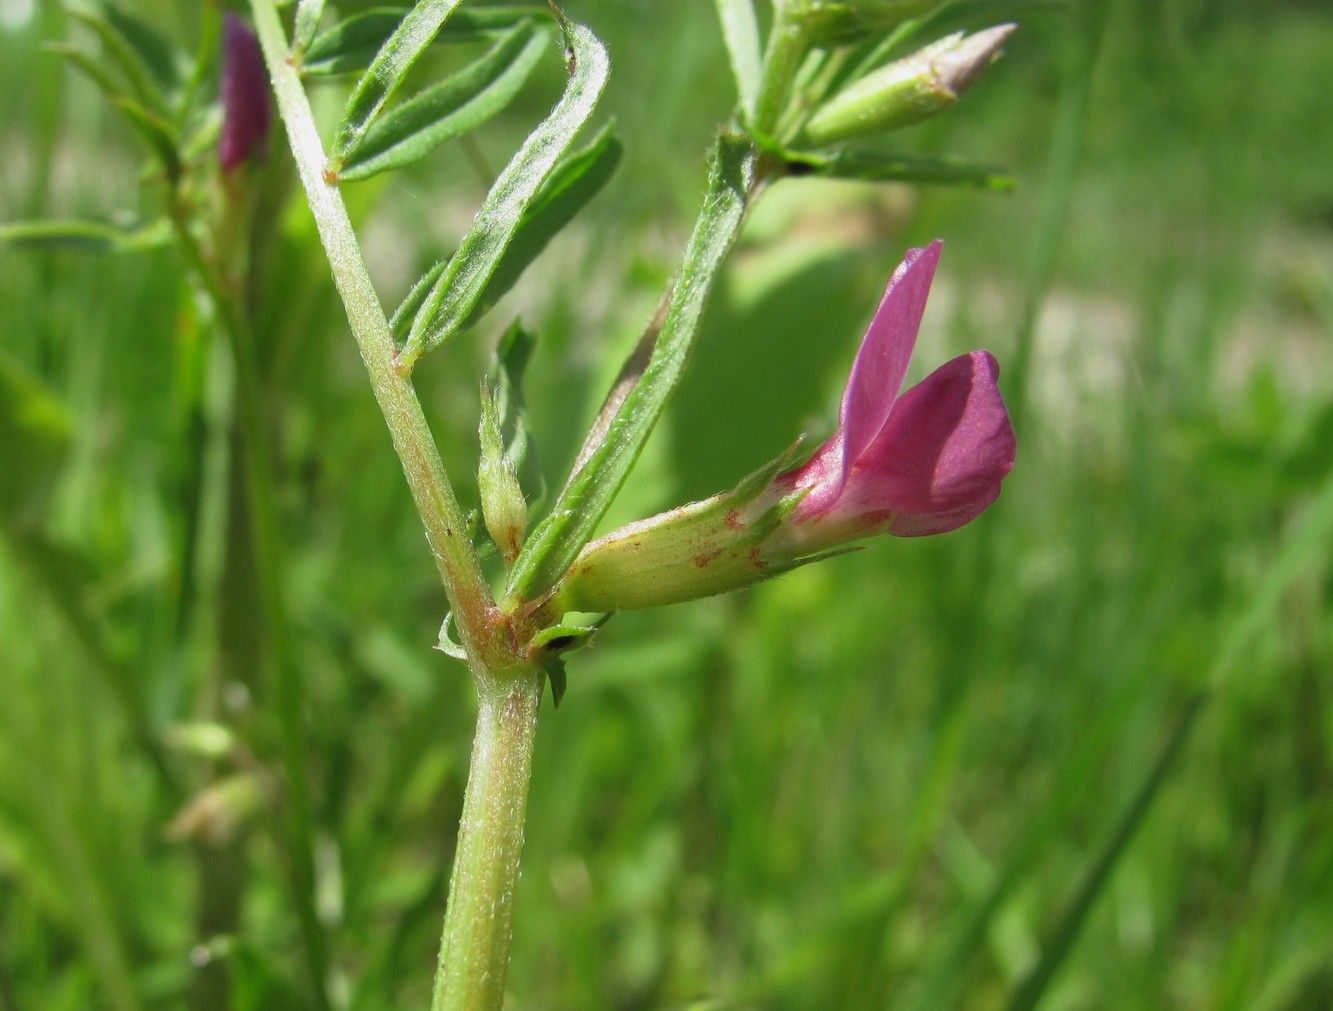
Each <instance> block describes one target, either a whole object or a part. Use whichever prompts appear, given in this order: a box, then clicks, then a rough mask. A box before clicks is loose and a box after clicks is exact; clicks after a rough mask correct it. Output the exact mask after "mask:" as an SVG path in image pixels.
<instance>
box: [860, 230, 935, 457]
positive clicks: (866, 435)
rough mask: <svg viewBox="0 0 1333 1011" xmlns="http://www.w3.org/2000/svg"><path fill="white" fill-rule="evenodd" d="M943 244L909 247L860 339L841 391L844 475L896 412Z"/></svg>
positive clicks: (933, 243)
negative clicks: (892, 413)
mask: <svg viewBox="0 0 1333 1011" xmlns="http://www.w3.org/2000/svg"><path fill="white" fill-rule="evenodd" d="M942 245H943V243H941V242H940V240H939V239H936V240H935V241H934V242H932V243H931V244H930V245H929V246H927V247H926V248H925V249H909V250H908V251H907V255H906V256H905V257H903V262H902V263H901V264H899V266H898V269H897V270H895V271H894V272H893V277H891V278H889V284H888V287H886V288H885V289H884V298H883V300H882V301H881V302H880V303H879V309H878V310H877V311H876V312H875V318H874V319H873V320H871V322H870V328H869V329H868V330H866V335H865V337H864V338H862V340H861V349H860V350H859V351H858V352H857V353H856V361H855V362H854V363H853V364H852V374H851V376H850V377H849V378H848V380H847V388H846V389H845V390H844V391H843V395H842V419H841V421H842V424H841V428H842V432H843V475H844V478H845V476H846V474H847V472H848V471H850V470H851V468H852V467H853V466H854V465H855V463H856V461H857V460H858V459H859V458H860V456H861V454H862V453H864V452H865V451H866V449H867V448H868V447H869V446H870V444H871V443H872V442H873V441H874V440H875V437H876V436H878V435H879V433H880V430H881V429H882V428H883V427H884V424H885V422H886V421H888V419H889V415H890V413H891V412H892V411H893V405H894V401H896V400H897V398H898V391H899V390H900V389H901V388H902V385H903V377H904V376H905V375H907V363H908V362H909V361H910V360H911V358H912V348H913V347H915V346H916V334H917V330H918V329H919V328H920V326H921V316H922V314H923V313H924V312H925V311H926V296H927V295H929V294H930V282H931V280H932V279H933V278H934V277H935V266H936V264H938V263H939V259H940V249H941V247H942Z"/></svg>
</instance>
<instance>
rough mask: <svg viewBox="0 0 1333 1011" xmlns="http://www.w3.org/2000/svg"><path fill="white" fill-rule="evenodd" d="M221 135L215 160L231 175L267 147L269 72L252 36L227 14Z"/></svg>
mask: <svg viewBox="0 0 1333 1011" xmlns="http://www.w3.org/2000/svg"><path fill="white" fill-rule="evenodd" d="M222 35H223V38H222V135H221V137H219V138H218V161H220V162H221V163H222V170H223V171H224V172H230V171H231V170H232V169H234V168H236V166H238V165H241V164H243V163H244V162H245V161H246V160H247V159H249V157H250V156H251V155H252V154H255V153H258V154H260V155H263V153H264V150H265V148H266V146H267V144H268V128H269V104H268V71H267V70H266V69H265V67H264V54H263V52H262V51H261V50H260V48H259V40H258V39H256V38H255V33H254V32H252V31H251V30H250V29H249V28H247V27H246V25H245V22H244V21H242V20H241V19H240V18H238V17H237V16H236V15H235V14H232V13H231V12H230V11H228V12H227V18H226V24H225V26H224V27H223V32H222Z"/></svg>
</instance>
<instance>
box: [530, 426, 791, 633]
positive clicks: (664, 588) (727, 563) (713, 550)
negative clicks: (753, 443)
mask: <svg viewBox="0 0 1333 1011" xmlns="http://www.w3.org/2000/svg"><path fill="white" fill-rule="evenodd" d="M799 445H800V444H799V443H798V444H797V445H795V446H793V447H792V448H791V449H789V450H788V451H787V452H785V453H783V454H782V455H781V456H780V457H778V458H777V459H776V460H774V461H773V462H771V463H770V464H768V465H767V466H765V467H763V468H762V469H760V470H758V471H756V472H755V473H754V474H751V475H750V476H749V477H747V478H746V479H745V480H743V481H742V482H741V483H740V484H739V485H737V486H736V488H735V489H733V490H732V491H730V492H727V493H725V494H722V495H717V496H714V497H713V498H710V499H706V500H704V501H702V502H692V503H690V504H689V505H685V506H681V507H679V508H677V509H672V510H670V511H669V512H665V513H661V514H659V515H657V516H653V517H651V518H649V519H646V520H640V521H638V522H637V523H631V524H629V525H628V526H625V527H621V528H620V529H619V530H616V531H614V532H612V533H610V534H608V535H607V536H605V537H603V538H601V539H600V540H597V541H594V542H593V543H591V544H589V545H588V546H587V547H586V548H584V550H583V552H582V553H581V554H580V555H579V557H578V558H577V559H576V560H575V562H574V564H573V565H572V566H571V567H570V570H569V572H568V573H567V574H566V576H565V578H564V579H563V580H562V581H561V583H560V586H559V587H558V589H557V591H556V595H555V598H554V603H555V605H556V608H557V609H558V610H562V611H601V612H611V611H624V610H632V609H634V608H640V607H653V606H657V605H660V604H673V603H678V602H680V601H684V600H695V599H698V598H700V597H710V596H713V595H714V594H718V593H725V592H727V591H728V590H736V589H740V588H741V587H744V586H749V585H751V584H753V583H757V582H760V581H762V580H765V579H770V578H772V577H773V576H776V575H779V574H781V573H783V572H786V571H787V570H788V569H790V568H792V567H793V566H794V563H793V561H792V560H789V559H786V558H774V557H770V556H769V555H767V554H766V553H765V544H766V542H767V541H768V540H769V538H770V537H772V536H773V534H774V533H775V532H777V530H778V529H779V528H780V527H781V526H782V524H783V523H784V522H785V520H786V519H787V517H788V516H789V515H790V513H791V510H792V509H794V508H795V507H796V505H797V503H799V501H800V499H801V498H802V497H803V495H802V493H801V492H793V491H792V490H791V489H790V488H786V487H783V486H782V485H780V484H777V483H775V482H774V478H775V477H776V476H777V475H778V474H780V473H782V472H783V471H784V470H787V469H790V467H791V466H792V465H793V461H794V459H795V457H796V454H797V452H798V448H799Z"/></svg>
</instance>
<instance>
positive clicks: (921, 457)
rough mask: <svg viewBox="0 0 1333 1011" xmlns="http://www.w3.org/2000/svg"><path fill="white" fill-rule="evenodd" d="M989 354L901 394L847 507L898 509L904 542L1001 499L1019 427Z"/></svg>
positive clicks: (856, 477)
mask: <svg viewBox="0 0 1333 1011" xmlns="http://www.w3.org/2000/svg"><path fill="white" fill-rule="evenodd" d="M998 376H999V366H998V365H997V364H996V362H995V359H994V357H992V355H991V354H990V352H988V351H973V352H972V353H971V354H966V355H962V356H961V357H958V358H955V359H954V360H953V361H950V362H946V363H945V364H944V365H941V366H940V367H939V368H938V369H936V370H935V371H934V372H932V373H931V374H930V375H929V376H927V377H926V378H925V379H924V380H922V381H921V382H920V383H919V384H918V385H916V386H914V387H912V389H910V390H908V391H907V392H906V393H904V394H903V395H902V396H901V397H899V398H898V402H897V404H896V405H895V407H894V409H893V414H892V415H891V416H890V418H889V420H888V422H887V423H886V424H885V426H884V428H883V430H882V431H881V432H880V433H879V435H878V437H877V438H876V439H875V441H874V442H873V443H872V444H871V446H870V447H869V448H868V449H867V451H866V452H865V453H863V454H862V455H861V457H860V458H859V459H858V461H857V464H856V469H855V471H854V472H853V473H852V474H851V475H850V476H849V478H848V485H849V488H848V491H847V493H846V494H845V495H844V496H843V501H842V502H840V503H839V509H840V510H850V509H857V510H859V511H862V512H869V511H872V510H885V509H891V510H893V512H894V514H895V515H894V518H893V520H892V521H891V522H890V524H889V527H888V530H889V532H890V533H892V534H897V535H898V536H900V537H916V536H920V535H923V534H937V533H944V532H945V531H947V530H953V529H954V528H956V527H960V526H962V525H963V524H964V523H967V522H968V521H969V520H971V519H973V518H975V517H976V516H977V515H978V514H980V513H981V511H982V510H983V509H985V508H986V507H987V506H988V505H990V504H991V503H992V502H994V501H995V499H996V498H997V497H998V496H999V494H1000V481H1001V479H1003V478H1004V476H1005V475H1006V474H1008V473H1009V471H1010V469H1011V468H1012V467H1013V465H1014V451H1015V440H1014V430H1013V427H1012V426H1011V425H1010V423H1009V414H1008V412H1007V411H1006V410H1005V406H1004V400H1003V399H1002V398H1001V397H1000V391H999V388H998V386H997V385H996V380H997V378H998Z"/></svg>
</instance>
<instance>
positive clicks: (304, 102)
mask: <svg viewBox="0 0 1333 1011" xmlns="http://www.w3.org/2000/svg"><path fill="white" fill-rule="evenodd" d="M251 9H252V11H253V12H254V17H255V27H256V29H257V31H258V34H259V41H260V45H261V46H262V47H263V50H264V58H265V60H266V62H267V63H268V69H269V73H270V74H271V75H272V77H273V87H274V91H275V93H276V95H277V99H278V111H279V112H280V113H281V115H282V119H283V122H284V123H285V124H286V127H287V139H288V142H289V143H290V145H291V149H292V154H293V156H294V157H295V159H296V167H297V170H298V171H299V172H300V175H301V184H302V186H303V187H304V189H305V193H306V199H307V201H308V202H309V205H310V210H311V213H312V214H313V215H314V218H315V225H316V227H317V228H318V230H319V237H320V241H321V242H322V243H323V245H324V250H325V252H326V253H327V254H328V258H329V265H330V267H332V269H333V280H334V283H335V284H336V285H337V287H338V293H339V294H340V295H341V296H342V301H343V306H344V308H345V309H346V311H347V319H348V322H349V323H350V324H351V327H352V334H353V336H355V338H356V342H357V346H358V347H359V348H360V351H361V360H362V361H363V362H364V363H365V366H366V371H367V372H368V373H369V374H370V385H371V387H372V389H373V390H374V392H375V399H376V401H378V403H379V406H380V410H381V412H383V414H384V420H385V423H386V424H387V425H388V427H389V434H390V436H391V437H392V439H393V446H394V449H395V450H396V451H397V453H398V457H399V459H400V460H401V461H402V465H403V473H404V474H405V476H406V477H407V483H408V485H409V487H410V488H411V490H412V499H413V501H414V502H415V504H416V507H417V512H418V513H420V515H421V519H422V522H423V524H424V525H425V527H426V538H427V540H428V541H429V543H430V548H431V555H432V556H433V557H434V559H435V565H436V568H438V569H439V572H440V578H441V579H442V580H443V582H444V589H445V593H446V594H447V595H448V597H449V604H450V606H451V607H452V608H453V613H454V619H455V622H456V624H457V627H458V630H459V634H460V636H461V637H462V640H463V647H464V648H465V649H466V650H467V653H468V656H469V657H471V658H473V661H474V663H476V662H480V663H483V664H484V665H485V666H488V667H489V666H494V665H497V661H502V659H503V658H504V657H505V656H506V654H507V650H506V646H505V644H504V643H503V642H502V641H501V640H502V637H501V636H500V635H498V634H496V630H497V626H496V625H495V623H494V622H492V621H491V612H492V608H493V607H494V598H493V597H492V596H491V591H490V586H489V585H488V584H487V582H486V578H485V576H484V574H483V573H482V570H481V565H480V563H479V562H478V560H477V555H476V552H475V551H474V550H473V548H472V542H471V540H470V539H469V538H468V536H467V526H466V521H465V517H464V515H463V511H462V509H461V508H460V507H459V505H458V499H457V498H456V496H455V495H454V490H453V486H452V485H451V484H450V483H449V478H448V475H446V474H445V471H444V464H443V463H442V462H441V460H440V454H439V451H438V450H437V449H436V447H435V441H434V439H433V438H432V437H431V433H430V427H429V425H427V423H426V417H425V415H424V414H423V413H422V410H421V403H420V402H419V401H418V400H417V395H416V391H415V390H414V389H413V388H412V384H411V383H410V382H409V381H408V379H407V378H406V377H405V376H402V375H400V374H399V373H398V370H397V369H396V368H395V366H394V353H395V350H396V349H395V346H394V340H393V333H392V331H391V330H390V329H389V321H388V319H387V318H386V317H385V315H384V309H383V307H382V306H381V305H380V301H379V298H378V296H377V295H376V294H375V287H374V285H373V284H372V283H371V280H370V275H369V273H368V272H367V271H366V265H365V261H364V260H363V259H362V258H361V248H360V246H359V245H358V243H357V239H356V233H355V231H354V230H353V228H352V222H351V220H350V219H349V218H348V216H347V208H346V207H345V206H344V204H343V200H342V195H341V194H340V193H339V191H338V187H337V186H336V185H332V184H330V183H329V182H328V181H327V180H326V179H325V178H324V174H323V173H324V166H325V164H326V162H327V158H326V156H325V153H324V145H323V144H322V143H321V141H320V139H319V133H318V131H317V130H316V128H315V119H314V114H313V113H312V112H311V109H310V101H309V99H308V98H307V96H306V93H305V88H304V87H303V86H302V84H301V77H300V74H299V72H298V71H297V69H296V67H295V66H294V65H293V64H292V63H291V62H290V60H289V59H288V43H287V36H286V33H285V32H284V30H283V27H282V22H281V21H280V20H279V18H278V12H277V9H276V8H275V7H274V4H273V0H251Z"/></svg>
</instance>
